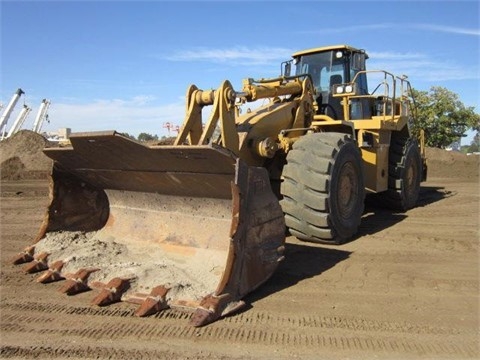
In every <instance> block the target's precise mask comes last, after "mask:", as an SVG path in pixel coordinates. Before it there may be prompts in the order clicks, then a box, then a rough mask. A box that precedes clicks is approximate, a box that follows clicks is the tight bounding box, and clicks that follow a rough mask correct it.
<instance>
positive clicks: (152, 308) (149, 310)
mask: <svg viewBox="0 0 480 360" xmlns="http://www.w3.org/2000/svg"><path fill="white" fill-rule="evenodd" d="M169 290H170V289H168V288H166V287H165V286H163V285H160V286H156V287H154V288H153V289H152V291H151V292H150V295H147V296H146V297H145V299H144V300H143V302H142V304H141V305H140V307H139V308H138V309H137V311H136V312H135V316H140V317H142V316H148V315H153V314H155V313H157V312H159V311H162V310H164V309H167V308H168V304H167V299H166V295H167V293H168V291H169Z"/></svg>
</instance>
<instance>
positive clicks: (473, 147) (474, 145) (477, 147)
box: [467, 131, 480, 153]
mask: <svg viewBox="0 0 480 360" xmlns="http://www.w3.org/2000/svg"><path fill="white" fill-rule="evenodd" d="M479 151H480V133H479V132H478V131H477V133H476V134H475V136H474V137H473V140H472V142H471V144H470V146H469V147H468V149H467V152H469V153H473V152H479Z"/></svg>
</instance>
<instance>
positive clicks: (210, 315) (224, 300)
mask: <svg viewBox="0 0 480 360" xmlns="http://www.w3.org/2000/svg"><path fill="white" fill-rule="evenodd" d="M244 306H245V302H244V301H242V300H238V301H232V298H231V296H230V295H229V294H223V295H220V296H215V295H208V296H206V297H204V298H203V299H202V301H201V302H200V305H199V306H198V307H197V309H196V310H195V312H194V313H193V315H192V317H191V319H190V322H189V324H190V325H192V326H195V327H200V326H204V325H207V324H210V323H212V322H214V321H216V320H218V319H219V318H221V317H222V316H225V315H228V314H232V313H234V312H236V311H238V310H240V309H241V308H242V307H244Z"/></svg>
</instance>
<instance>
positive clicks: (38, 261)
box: [23, 252, 49, 274]
mask: <svg viewBox="0 0 480 360" xmlns="http://www.w3.org/2000/svg"><path fill="white" fill-rule="evenodd" d="M48 255H49V254H48V253H46V252H43V253H41V254H38V255H37V256H35V258H34V259H33V261H32V262H31V263H30V264H28V265H26V266H25V267H24V268H23V270H24V271H25V272H26V273H27V274H33V273H36V272H39V271H43V270H47V269H48V263H47V259H48Z"/></svg>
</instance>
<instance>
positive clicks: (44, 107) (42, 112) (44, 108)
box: [32, 99, 50, 134]
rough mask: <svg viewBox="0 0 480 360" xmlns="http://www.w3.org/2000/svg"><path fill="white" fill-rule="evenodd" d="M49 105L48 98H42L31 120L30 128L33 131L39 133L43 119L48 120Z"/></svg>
mask: <svg viewBox="0 0 480 360" xmlns="http://www.w3.org/2000/svg"><path fill="white" fill-rule="evenodd" d="M49 106H50V100H47V99H43V100H42V102H41V104H40V107H39V109H38V112H37V116H36V117H35V121H34V122H33V128H32V131H33V132H36V133H38V134H40V131H41V130H42V126H43V123H44V121H45V120H47V121H48V108H49Z"/></svg>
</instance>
